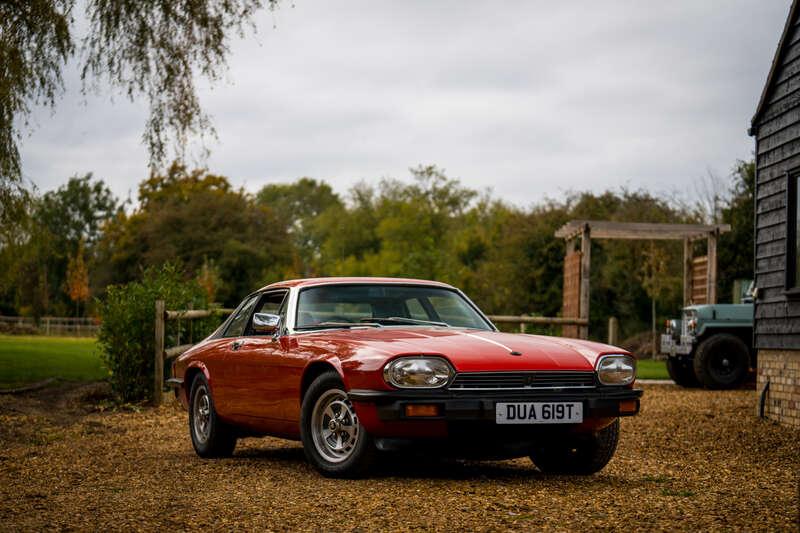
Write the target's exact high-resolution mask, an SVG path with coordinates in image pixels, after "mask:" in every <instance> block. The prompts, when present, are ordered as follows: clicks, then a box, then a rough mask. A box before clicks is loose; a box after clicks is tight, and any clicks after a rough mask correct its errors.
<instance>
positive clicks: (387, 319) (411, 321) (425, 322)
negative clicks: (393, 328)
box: [362, 316, 450, 328]
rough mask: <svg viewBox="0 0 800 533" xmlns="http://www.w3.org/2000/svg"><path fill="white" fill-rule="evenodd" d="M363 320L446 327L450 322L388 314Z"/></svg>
mask: <svg viewBox="0 0 800 533" xmlns="http://www.w3.org/2000/svg"><path fill="white" fill-rule="evenodd" d="M362 320H365V321H366V320H369V321H372V322H391V323H393V324H413V325H420V326H441V327H444V328H449V327H450V324H447V323H445V322H435V321H433V320H417V319H416V318H405V317H402V316H387V317H380V318H377V317H375V318H362Z"/></svg>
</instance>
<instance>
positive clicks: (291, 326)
mask: <svg viewBox="0 0 800 533" xmlns="http://www.w3.org/2000/svg"><path fill="white" fill-rule="evenodd" d="M331 285H342V286H353V285H397V286H406V287H426V288H436V289H442V290H446V291H451V292H455V293H456V294H458V295H459V296H461V297H462V298H463V299H464V301H466V302H467V305H469V306H470V307H471V308H472V309H473V310H474V311H475V312H476V313H477V314H478V316H480V317H481V319H483V321H484V322H486V325H487V326H489V329H488V330H480V331H498V329H497V326H495V325H494V323H492V321H491V320H489V319H488V318H487V317H486V315H485V314H484V313H483V311H481V310H480V308H479V307H478V306H477V305H475V303H474V302H473V301H472V300H470V299H469V297H468V296H467V295H466V294H464V293H463V292H462V291H461V289H457V288H455V287H450V286H446V285H429V284H427V283H409V282H407V281H397V282H391V281H359V282H351V281H350V282H328V283H319V284H313V285H305V286H302V287H298V286H294V287H291V288H290V289H289V291H290V292H289V303H288V307H287V313H289V314H288V315H287V317H286V334H288V335H303V334H306V333H318V332H320V331H340V330H342V329H355V328H352V327H349V328H319V329H308V330H307V329H304V330H302V331H297V330H296V329H295V327H296V324H297V304H298V300H299V296H300V292H301V291H303V290H305V289H311V288H315V287H321V286H331ZM405 326H406V327H407V326H408V325H405ZM367 327H368V326H367ZM384 327H392V326H384ZM423 327H429V326H423ZM450 327H453V326H450ZM458 329H473V328H458Z"/></svg>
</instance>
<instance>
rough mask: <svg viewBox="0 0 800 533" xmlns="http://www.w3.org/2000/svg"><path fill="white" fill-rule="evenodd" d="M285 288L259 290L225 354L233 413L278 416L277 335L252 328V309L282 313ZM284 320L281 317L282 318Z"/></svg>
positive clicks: (258, 416)
mask: <svg viewBox="0 0 800 533" xmlns="http://www.w3.org/2000/svg"><path fill="white" fill-rule="evenodd" d="M286 295H287V291H286V290H276V291H270V292H266V293H264V294H262V295H261V296H260V298H259V299H258V302H257V303H256V305H255V306H254V307H253V309H252V310H251V312H250V316H249V317H248V321H247V325H246V326H245V328H244V330H243V332H242V335H241V336H240V337H238V338H237V341H236V342H237V344H236V346H231V350H230V351H229V352H228V354H227V359H226V366H227V367H228V369H229V371H230V372H231V373H232V375H233V376H232V377H233V383H234V384H235V386H234V387H233V389H232V390H231V400H232V401H231V405H232V407H233V409H234V413H235V414H236V415H239V416H244V417H247V418H259V419H275V420H278V419H281V418H283V415H282V412H281V403H280V402H281V397H280V395H281V392H282V390H281V387H280V386H279V382H280V375H279V370H278V369H279V361H280V358H281V356H282V353H283V348H282V346H281V343H280V342H279V341H278V336H277V335H258V334H256V333H255V332H254V331H253V329H252V315H253V314H254V313H269V314H272V315H281V314H282V313H284V311H283V309H284V306H285V304H284V302H285V300H286ZM282 322H285V317H283V318H282Z"/></svg>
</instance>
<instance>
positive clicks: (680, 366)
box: [667, 357, 700, 388]
mask: <svg viewBox="0 0 800 533" xmlns="http://www.w3.org/2000/svg"><path fill="white" fill-rule="evenodd" d="M667 373H668V374H669V377H670V379H672V381H674V382H675V383H676V384H677V385H680V386H681V387H687V388H692V387H699V386H700V382H699V381H697V376H695V375H694V367H693V366H692V363H683V362H681V361H679V360H678V359H676V358H674V357H667Z"/></svg>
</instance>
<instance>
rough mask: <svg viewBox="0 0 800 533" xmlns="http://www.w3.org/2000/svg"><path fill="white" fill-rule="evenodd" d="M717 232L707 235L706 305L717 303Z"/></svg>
mask: <svg viewBox="0 0 800 533" xmlns="http://www.w3.org/2000/svg"><path fill="white" fill-rule="evenodd" d="M718 237H719V230H718V229H715V230H714V231H712V232H711V233H709V234H708V267H707V268H708V279H707V281H706V283H707V284H708V289H707V290H706V295H707V296H706V303H708V304H715V303H717V238H718Z"/></svg>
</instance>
